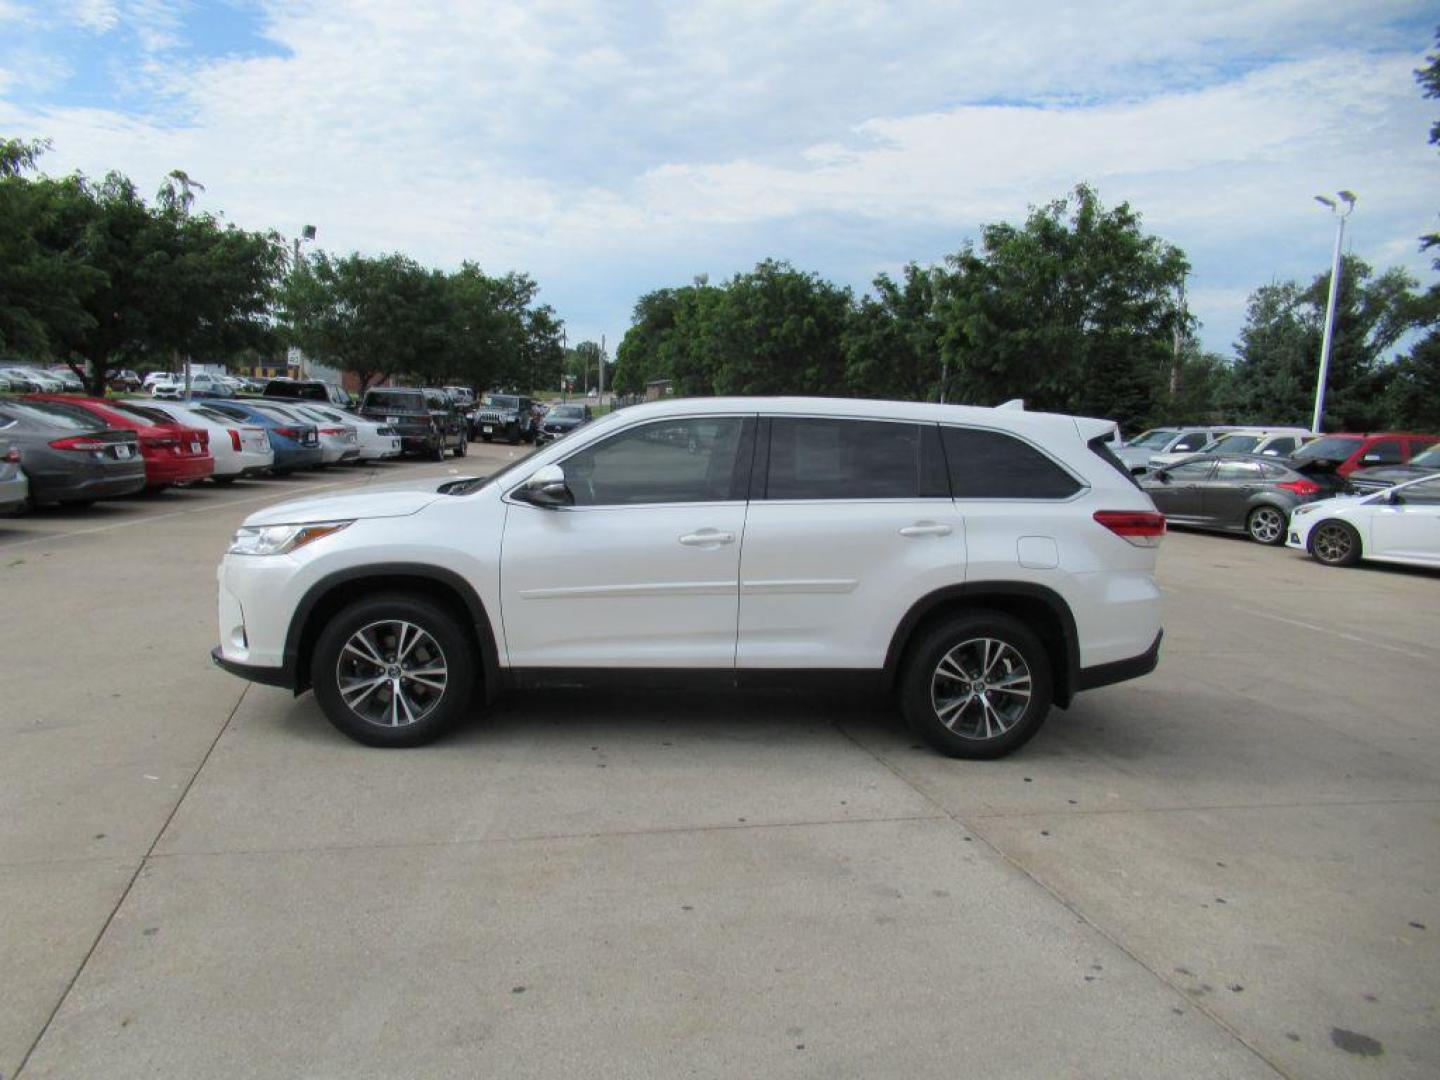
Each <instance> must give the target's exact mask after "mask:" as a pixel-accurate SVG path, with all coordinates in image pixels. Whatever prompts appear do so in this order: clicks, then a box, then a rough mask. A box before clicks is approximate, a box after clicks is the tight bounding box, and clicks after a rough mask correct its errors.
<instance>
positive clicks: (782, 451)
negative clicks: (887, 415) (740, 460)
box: [765, 417, 950, 499]
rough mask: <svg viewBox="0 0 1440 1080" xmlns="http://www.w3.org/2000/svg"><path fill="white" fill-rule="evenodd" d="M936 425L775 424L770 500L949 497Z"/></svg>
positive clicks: (789, 421) (777, 420)
mask: <svg viewBox="0 0 1440 1080" xmlns="http://www.w3.org/2000/svg"><path fill="white" fill-rule="evenodd" d="M939 442H940V439H939V433H938V432H937V431H936V429H935V426H934V425H933V424H905V423H892V422H890V421H885V420H850V419H844V418H839V417H835V418H826V419H821V418H818V417H817V418H813V419H812V418H808V417H806V418H799V417H797V418H793V419H792V418H789V417H776V418H775V419H774V420H772V421H771V422H770V465H769V470H768V472H767V476H766V485H765V497H766V498H767V499H925V498H942V499H943V498H948V497H949V494H950V492H949V489H948V486H947V485H946V482H945V471H944V460H943V458H942V457H941V451H940V446H939Z"/></svg>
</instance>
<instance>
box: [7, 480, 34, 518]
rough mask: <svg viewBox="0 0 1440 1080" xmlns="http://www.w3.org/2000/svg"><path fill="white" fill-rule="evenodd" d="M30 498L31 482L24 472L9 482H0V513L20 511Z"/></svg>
mask: <svg viewBox="0 0 1440 1080" xmlns="http://www.w3.org/2000/svg"><path fill="white" fill-rule="evenodd" d="M29 497H30V481H29V480H27V479H26V478H25V474H24V473H23V472H22V473H20V474H19V475H17V476H15V477H12V478H11V479H9V480H0V513H8V512H9V511H11V510H18V509H20V507H22V506H24V505H25V500H26V499H28V498H29Z"/></svg>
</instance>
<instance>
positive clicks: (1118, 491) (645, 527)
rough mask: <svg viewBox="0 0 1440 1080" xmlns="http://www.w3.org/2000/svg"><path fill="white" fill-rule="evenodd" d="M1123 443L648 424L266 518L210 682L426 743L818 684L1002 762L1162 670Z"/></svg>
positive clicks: (1103, 427) (867, 408) (888, 421)
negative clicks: (1091, 693) (737, 689)
mask: <svg viewBox="0 0 1440 1080" xmlns="http://www.w3.org/2000/svg"><path fill="white" fill-rule="evenodd" d="M1113 431H1114V425H1113V424H1111V423H1109V422H1106V421H1099V420H1087V419H1083V418H1077V417H1070V416H1057V415H1049V414H1043V413H1027V412H1023V411H1018V410H1008V409H1005V410H1002V409H983V408H968V407H960V406H946V405H929V404H917V403H905V402H880V401H845V400H830V399H805V398H777V399H756V398H750V399H746V398H733V399H725V398H714V399H700V400H673V401H662V402H654V403H651V404H647V405H638V406H635V407H633V408H629V409H625V410H622V411H620V412H616V413H611V414H610V415H608V416H606V417H604V418H602V419H600V420H597V421H595V422H594V423H592V424H589V425H587V426H586V427H584V428H582V429H581V430H579V431H577V432H576V433H575V434H574V435H572V436H570V437H569V438H567V439H565V440H563V441H561V442H558V443H554V444H552V445H550V446H547V447H544V448H543V449H540V450H537V451H535V452H534V453H532V454H531V455H529V456H528V457H525V458H522V459H520V460H518V461H516V462H515V463H513V464H511V465H510V466H508V467H507V468H505V469H503V470H501V471H500V472H498V473H495V474H494V475H492V476H489V477H472V478H462V479H455V478H444V479H436V480H431V481H430V482H428V483H427V484H426V485H425V486H423V487H416V486H408V487H407V486H393V487H384V488H367V489H366V490H365V491H363V492H360V493H353V494H341V495H328V496H318V497H315V498H311V499H303V500H300V501H297V502H291V503H285V504H282V505H279V506H274V507H269V508H267V509H265V510H262V511H259V512H257V513H255V514H252V515H251V516H250V518H249V519H247V520H246V522H245V525H244V527H243V528H241V529H240V531H239V532H238V533H236V535H235V539H234V542H233V544H232V545H231V547H230V550H229V552H228V553H227V554H226V556H225V559H224V561H223V563H222V564H221V568H220V575H219V623H220V645H219V646H218V647H217V648H216V649H215V650H214V652H213V654H212V655H213V657H214V659H215V661H216V662H217V663H218V664H219V665H220V666H221V667H223V668H225V669H227V670H229V671H231V672H233V673H235V674H237V675H240V676H242V677H244V678H248V679H252V680H254V681H257V682H263V683H269V684H272V685H278V686H284V687H289V688H291V689H293V690H294V691H295V692H296V693H300V692H303V691H304V690H305V689H307V688H311V687H313V688H314V690H315V693H316V697H317V698H318V699H319V701H320V704H321V706H322V708H323V709H324V711H325V713H326V715H327V716H328V717H329V719H330V720H331V721H332V722H333V723H334V724H335V725H336V726H337V727H338V728H340V729H341V730H342V731H344V732H346V733H347V734H349V735H350V736H352V737H354V738H356V739H358V740H360V741H362V742H365V743H369V744H372V745H378V746H413V745H416V744H419V743H422V742H425V741H427V740H429V739H431V738H434V737H435V736H436V735H437V734H439V733H440V732H441V731H443V730H444V729H445V728H446V727H447V726H449V725H450V724H451V723H453V722H454V721H456V720H457V719H459V718H460V717H462V716H464V715H465V714H466V713H467V712H468V711H469V709H470V706H471V702H472V700H473V699H474V698H475V697H476V695H479V696H480V697H481V698H482V699H483V700H484V701H487V702H488V701H490V700H492V699H493V698H494V697H495V696H496V695H497V694H499V693H501V692H502V691H504V690H505V689H506V688H509V687H524V686H535V685H550V684H561V685H574V684H576V683H588V684H600V683H606V684H610V685H617V684H618V685H620V686H631V687H636V686H653V685H656V684H669V685H675V686H680V687H685V688H689V689H691V690H704V689H707V688H711V687H715V686H734V685H740V686H753V685H770V684H775V683H787V684H788V683H795V682H796V681H803V680H812V681H813V682H818V683H820V684H821V685H824V686H826V687H829V688H845V689H852V688H853V689H859V688H871V689H876V690H882V691H887V692H891V693H894V694H895V695H896V696H897V697H898V699H899V702H900V704H901V706H902V708H903V710H904V712H905V714H906V716H907V717H908V719H909V721H910V723H911V725H912V726H913V727H914V729H915V730H916V731H917V732H918V733H919V734H920V735H921V736H922V737H924V738H925V739H927V740H928V741H930V742H931V743H932V744H933V745H934V746H936V747H937V748H938V749H940V750H941V751H943V752H945V753H948V754H952V755H956V756H963V757H996V756H999V755H1001V754H1004V753H1007V752H1009V751H1010V750H1013V749H1015V748H1016V747H1018V746H1020V745H1021V744H1022V743H1024V742H1025V741H1026V740H1027V739H1029V738H1030V737H1031V736H1032V735H1034V733H1035V732H1036V730H1037V729H1038V728H1039V727H1040V725H1041V724H1042V723H1043V721H1044V719H1045V717H1046V715H1047V714H1048V713H1049V711H1050V707H1051V704H1052V703H1055V704H1059V705H1061V706H1065V705H1068V704H1069V702H1070V700H1071V698H1072V697H1073V696H1074V695H1075V694H1076V693H1077V692H1079V691H1081V690H1085V689H1089V688H1091V687H1096V686H1103V685H1105V684H1107V683H1112V682H1118V681H1120V680H1122V679H1129V678H1133V677H1135V676H1138V675H1143V674H1145V673H1146V672H1149V671H1150V670H1152V669H1153V668H1154V666H1155V664H1156V661H1157V657H1158V654H1159V648H1160V636H1161V631H1160V594H1159V591H1158V589H1157V588H1156V586H1155V581H1154V570H1155V555H1156V548H1157V546H1158V545H1159V542H1160V539H1161V537H1162V536H1163V534H1164V530H1165V522H1164V518H1163V517H1161V516H1160V515H1159V514H1158V513H1156V511H1155V507H1154V505H1153V504H1152V503H1151V501H1150V499H1149V497H1148V496H1146V495H1145V494H1144V493H1143V492H1142V491H1140V489H1139V488H1138V487H1137V486H1136V485H1135V484H1134V482H1133V481H1132V480H1131V479H1130V477H1129V475H1128V474H1127V472H1126V470H1125V468H1124V466H1123V465H1121V464H1120V462H1119V461H1118V460H1117V459H1116V458H1115V456H1114V454H1113V453H1112V451H1111V450H1110V448H1109V446H1108V445H1107V442H1108V440H1109V439H1110V437H1111V436H1112V434H1113Z"/></svg>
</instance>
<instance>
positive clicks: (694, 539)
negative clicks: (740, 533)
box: [680, 529, 735, 547]
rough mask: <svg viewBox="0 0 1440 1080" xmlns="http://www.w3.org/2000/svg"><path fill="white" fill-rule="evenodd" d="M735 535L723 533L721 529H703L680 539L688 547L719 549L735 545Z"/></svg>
mask: <svg viewBox="0 0 1440 1080" xmlns="http://www.w3.org/2000/svg"><path fill="white" fill-rule="evenodd" d="M734 542H735V534H734V533H729V532H721V531H720V530H719V529H701V530H700V531H699V532H693V533H686V534H685V535H684V536H682V537H680V543H682V544H684V545H685V546H686V547H719V546H720V545H721V544H733V543H734Z"/></svg>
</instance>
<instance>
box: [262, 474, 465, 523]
mask: <svg viewBox="0 0 1440 1080" xmlns="http://www.w3.org/2000/svg"><path fill="white" fill-rule="evenodd" d="M457 479H460V478H459V477H455V476H437V477H435V478H434V479H433V480H429V481H426V482H425V483H424V484H423V485H419V486H417V485H415V484H413V483H412V484H393V485H377V486H374V487H365V488H361V489H360V490H358V491H344V492H336V493H335V494H333V495H315V496H312V497H310V498H307V499H293V500H291V501H290V502H283V503H278V504H276V505H275V506H267V507H266V508H265V509H263V510H257V511H255V513H253V514H251V515H250V516H249V517H248V518H246V519H245V524H246V525H295V524H300V523H303V522H307V521H351V520H360V519H363V518H388V517H407V516H409V515H410V514H414V513H417V512H418V511H420V510H423V509H424V508H425V507H427V506H429V505H430V504H431V503H432V502H435V501H436V500H437V499H443V498H445V495H444V493H443V492H441V490H440V488H441V486H442V485H447V484H453V483H454V482H455V481H456V480H457Z"/></svg>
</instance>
